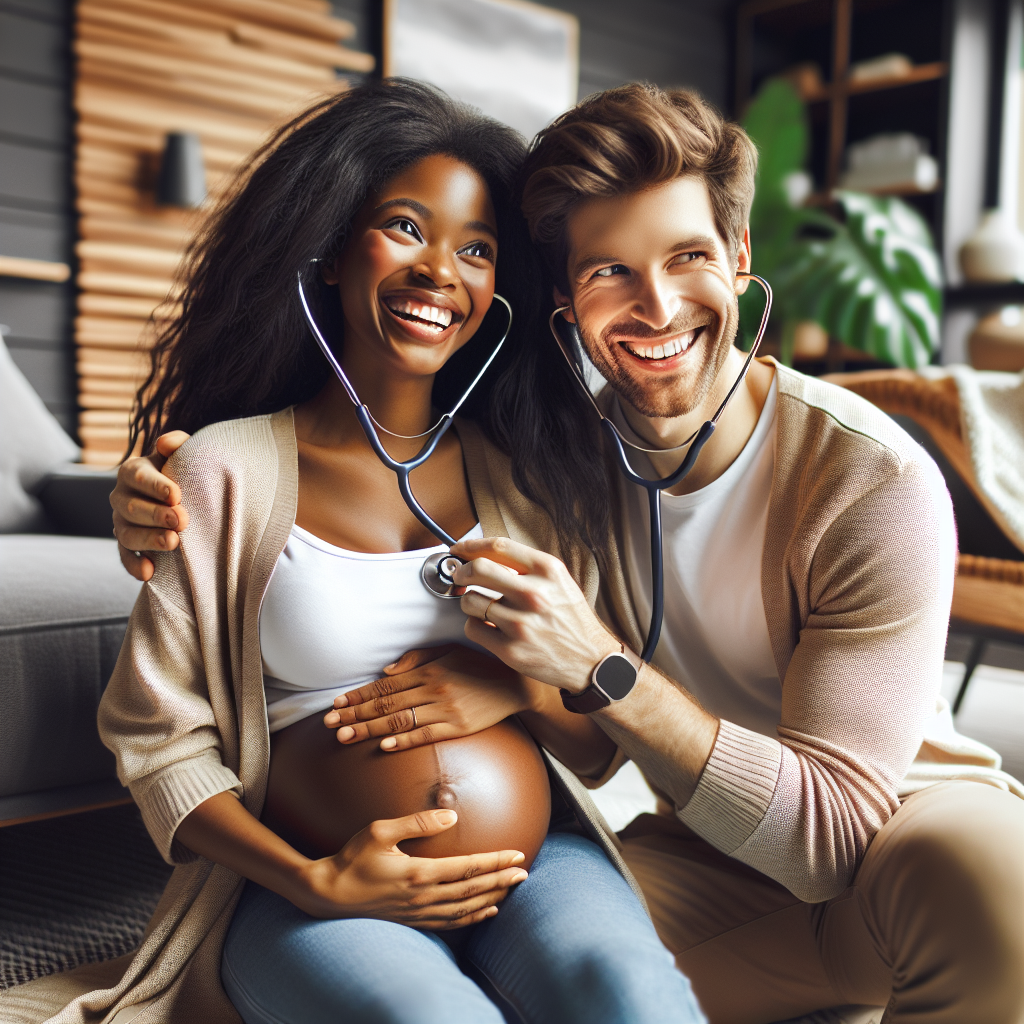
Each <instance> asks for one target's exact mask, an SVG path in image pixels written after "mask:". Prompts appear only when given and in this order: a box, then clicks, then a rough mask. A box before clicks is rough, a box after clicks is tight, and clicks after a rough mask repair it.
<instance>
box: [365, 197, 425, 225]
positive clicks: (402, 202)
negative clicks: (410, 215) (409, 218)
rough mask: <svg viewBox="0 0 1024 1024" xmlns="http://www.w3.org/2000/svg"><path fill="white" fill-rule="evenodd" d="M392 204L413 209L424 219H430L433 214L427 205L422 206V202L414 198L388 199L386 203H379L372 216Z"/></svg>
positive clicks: (387, 208)
mask: <svg viewBox="0 0 1024 1024" xmlns="http://www.w3.org/2000/svg"><path fill="white" fill-rule="evenodd" d="M392 206H407V207H409V209H410V210H415V211H416V212H417V213H418V214H419V215H420V216H421V217H423V218H424V219H425V220H431V219H432V218H433V216H434V215H433V214H432V213H431V212H430V209H429V207H426V206H424V205H423V204H422V203H418V202H417V201H416V200H415V199H389V200H388V201H387V202H386V203H381V204H380V206H378V207H377V208H376V209H375V210H374V211H373V213H374V216H376V215H377V214H378V213H382V212H383V211H384V210H389V209H391V207H392Z"/></svg>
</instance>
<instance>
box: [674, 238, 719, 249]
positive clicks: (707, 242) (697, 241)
mask: <svg viewBox="0 0 1024 1024" xmlns="http://www.w3.org/2000/svg"><path fill="white" fill-rule="evenodd" d="M687 249H711V250H713V251H717V250H718V249H719V243H718V242H717V241H716V240H715V239H714V238H712V237H711V235H694V236H693V238H687V239H686V240H685V241H682V242H676V244H675V245H673V246H672V248H671V249H669V252H686V250H687Z"/></svg>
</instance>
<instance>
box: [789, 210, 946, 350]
mask: <svg viewBox="0 0 1024 1024" xmlns="http://www.w3.org/2000/svg"><path fill="white" fill-rule="evenodd" d="M833 199H834V200H835V201H836V202H837V203H838V205H839V206H840V207H841V208H842V211H843V213H844V214H845V221H844V222H840V221H838V220H836V218H834V217H830V216H828V215H827V214H823V213H819V212H817V211H814V210H804V211H801V212H802V214H803V216H802V218H801V224H800V226H799V227H798V228H797V230H796V232H795V237H794V238H793V240H792V242H791V243H790V245H789V246H788V247H787V250H786V253H785V255H784V257H783V258H782V259H781V260H780V261H779V263H778V265H777V266H776V267H775V269H774V275H773V276H774V279H775V280H774V282H773V283H774V284H775V286H776V288H777V289H778V291H779V292H780V294H781V295H782V297H783V302H782V305H783V307H784V311H785V316H786V319H787V320H793V319H799V320H814V321H816V322H817V323H819V324H821V326H822V327H823V328H824V329H825V330H826V331H828V332H829V334H831V335H832V336H833V337H836V338H839V339H840V340H841V341H843V342H845V343H846V344H847V345H850V346H851V347H852V348H857V349H860V350H861V351H862V352H866V353H868V354H869V355H872V356H874V357H875V358H876V359H879V360H881V361H883V362H887V363H893V364H895V365H896V366H909V367H919V366H924V365H926V364H927V363H928V361H929V359H930V358H931V355H932V353H933V352H934V351H935V349H936V347H937V345H938V338H939V317H940V314H941V312H942V292H941V288H942V274H941V270H940V266H939V258H938V256H937V255H936V253H935V249H934V247H933V246H932V241H931V237H930V235H929V233H928V228H927V226H926V225H925V223H924V221H923V220H922V219H921V218H920V217H919V216H918V214H917V213H916V212H915V211H914V210H912V209H911V208H910V207H909V206H907V204H906V203H903V202H901V201H900V200H898V199H894V198H880V197H875V196H867V195H860V194H858V193H855V192H836V193H834V194H833Z"/></svg>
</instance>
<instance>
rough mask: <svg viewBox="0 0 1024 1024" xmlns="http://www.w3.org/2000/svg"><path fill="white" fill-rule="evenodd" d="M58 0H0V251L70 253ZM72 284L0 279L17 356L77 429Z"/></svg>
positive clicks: (66, 77)
mask: <svg viewBox="0 0 1024 1024" xmlns="http://www.w3.org/2000/svg"><path fill="white" fill-rule="evenodd" d="M67 11H68V5H67V4H66V3H65V2H64V0H20V2H19V0H0V255H4V256H24V257H28V258H30V259H40V260H57V261H62V262H67V261H70V260H71V258H72V245H73V232H74V219H73V213H72V198H71V173H70V168H71V152H72V142H71V128H70V106H71V101H70V79H71V61H70V48H69V39H70V35H69V33H70V27H69V21H68V14H67ZM72 303H73V289H72V287H71V286H70V285H56V284H49V283H46V282H41V281H25V280H20V279H17V278H9V277H8V278H0V323H3V324H7V325H8V326H9V327H10V328H11V333H10V334H9V335H8V337H7V339H6V340H7V345H8V347H9V348H10V350H11V355H12V356H13V357H14V360H15V362H16V363H17V364H18V365H19V366H20V367H21V369H22V370H23V372H24V373H25V375H26V376H27V377H28V379H29V380H30V381H31V382H32V385H33V386H34V387H35V389H36V391H38V392H39V394H40V395H41V396H42V398H43V401H45V402H46V404H47V406H48V407H49V408H50V410H51V411H52V412H53V413H54V415H56V416H57V418H58V419H59V420H60V421H61V423H62V424H63V425H64V427H65V429H66V430H68V431H69V432H71V433H73V432H74V429H75V380H74V351H73V345H72V340H71V317H72V308H73V307H72Z"/></svg>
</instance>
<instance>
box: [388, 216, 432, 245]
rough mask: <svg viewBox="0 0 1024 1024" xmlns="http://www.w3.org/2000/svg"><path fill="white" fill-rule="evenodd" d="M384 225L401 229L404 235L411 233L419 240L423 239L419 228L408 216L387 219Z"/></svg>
mask: <svg viewBox="0 0 1024 1024" xmlns="http://www.w3.org/2000/svg"><path fill="white" fill-rule="evenodd" d="M384 227H385V228H393V229H394V230H395V231H401V232H402V234H404V235H411V236H412V237H413V238H415V239H416V240H417V241H419V242H422V241H423V236H422V235H421V234H420V229H419V228H418V227H416V225H415V224H413V222H412V221H411V220H409V218H408V217H396V218H395V219H394V220H389V221H388V222H387V224H385V225H384Z"/></svg>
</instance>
